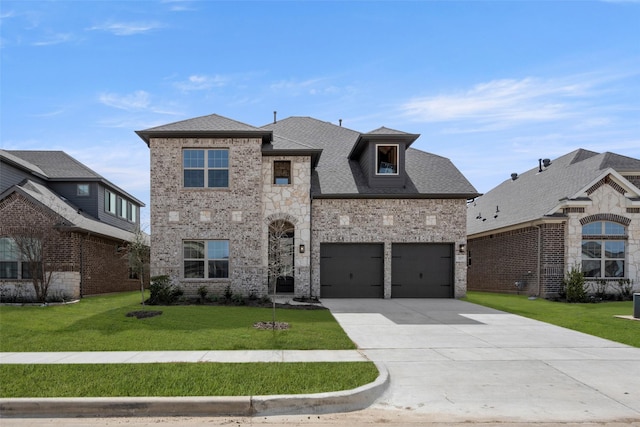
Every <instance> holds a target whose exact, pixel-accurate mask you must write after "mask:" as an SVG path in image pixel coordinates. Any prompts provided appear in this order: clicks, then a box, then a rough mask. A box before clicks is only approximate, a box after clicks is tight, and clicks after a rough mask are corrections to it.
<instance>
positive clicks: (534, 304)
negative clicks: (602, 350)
mask: <svg viewBox="0 0 640 427" xmlns="http://www.w3.org/2000/svg"><path fill="white" fill-rule="evenodd" d="M465 299H466V300H467V301H469V302H472V303H475V304H480V305H484V306H486V307H491V308H495V309H497V310H502V311H506V312H508V313H513V314H518V315H520V316H524V317H529V318H531V319H536V320H540V321H543V322H546V323H551V324H553V325H557V326H562V327H564V328H568V329H573V330H576V331H580V332H584V333H586V334H590V335H594V336H597V337H600V338H606V339H608V340H612V341H617V342H620V343H623V344H627V345H631V346H634V347H640V321H635V320H626V319H619V318H617V317H614V316H616V315H627V316H628V315H632V314H633V302H632V301H615V302H613V301H611V302H599V303H565V302H553V301H549V300H546V299H543V298H537V299H535V300H530V299H528V298H527V296H525V295H513V294H497V293H489V292H467V297H466V298H465Z"/></svg>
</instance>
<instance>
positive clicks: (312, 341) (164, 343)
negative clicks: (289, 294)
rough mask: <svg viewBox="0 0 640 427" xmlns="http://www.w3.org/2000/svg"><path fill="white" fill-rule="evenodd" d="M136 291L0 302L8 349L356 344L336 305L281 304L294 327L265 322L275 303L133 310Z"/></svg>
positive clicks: (282, 318) (281, 314) (280, 317)
mask: <svg viewBox="0 0 640 427" xmlns="http://www.w3.org/2000/svg"><path fill="white" fill-rule="evenodd" d="M141 309H142V307H141V306H140V294H139V293H136V292H132V293H124V294H116V295H108V296H98V297H91V298H84V299H82V300H80V302H79V303H76V304H67V305H58V306H47V307H40V306H28V307H27V306H25V307H13V306H2V307H0V335H1V336H2V340H0V351H3V352H24V351H116V350H119V351H127V350H139V351H144V350H265V349H285V350H289V349H294V350H316V349H330V350H333V349H354V348H355V345H354V344H353V342H352V341H351V340H350V339H349V338H348V337H347V335H346V334H345V333H344V331H343V330H342V328H341V327H340V325H338V323H337V322H336V321H335V319H334V318H333V316H332V315H331V313H330V312H329V310H297V309H276V321H278V322H288V323H289V324H290V328H289V329H288V330H281V331H275V332H274V331H271V330H259V329H255V328H254V327H253V324H254V323H256V322H270V321H271V320H272V310H271V309H270V308H256V307H245V306H210V305H202V306H200V305H174V306H146V307H145V309H148V310H161V311H162V312H163V313H162V314H161V315H159V316H155V317H148V318H143V319H137V318H136V317H127V316H126V314H127V313H129V312H132V311H138V310H141Z"/></svg>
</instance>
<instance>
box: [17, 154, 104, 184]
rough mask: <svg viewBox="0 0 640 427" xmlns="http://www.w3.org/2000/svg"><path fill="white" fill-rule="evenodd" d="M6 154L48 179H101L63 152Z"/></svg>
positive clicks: (98, 175)
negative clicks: (23, 162)
mask: <svg viewBox="0 0 640 427" xmlns="http://www.w3.org/2000/svg"><path fill="white" fill-rule="evenodd" d="M7 153H9V154H12V155H14V156H16V157H18V158H20V159H22V160H24V161H26V162H28V163H31V164H32V165H35V166H36V167H37V168H38V169H39V170H41V171H42V172H43V173H44V174H45V175H46V176H47V177H48V178H50V179H59V178H69V179H75V178H79V179H99V178H102V176H101V175H100V174H98V173H96V172H94V171H93V170H91V169H89V168H88V167H87V166H85V165H83V164H82V163H80V162H79V161H77V160H76V159H74V158H73V157H71V156H70V155H68V154H67V153H65V152H64V151H37V150H35V151H31V150H7ZM27 166H28V165H27Z"/></svg>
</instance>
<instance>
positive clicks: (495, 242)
mask: <svg viewBox="0 0 640 427" xmlns="http://www.w3.org/2000/svg"><path fill="white" fill-rule="evenodd" d="M467 232H468V237H467V239H468V246H467V249H468V250H467V255H468V264H469V266H468V283H469V289H470V290H484V291H498V292H519V291H522V292H523V293H525V292H526V293H528V294H530V295H536V296H543V297H553V296H555V295H557V294H558V292H559V291H560V290H561V286H562V279H563V277H564V276H565V274H566V273H567V272H568V271H570V270H571V269H573V268H578V269H582V271H583V272H584V273H585V276H586V277H587V283H594V282H597V281H598V280H599V281H601V283H604V282H602V281H606V282H607V283H608V284H609V285H611V284H615V283H616V282H618V281H619V280H620V279H630V280H633V281H635V283H636V284H637V283H638V282H639V281H640V277H639V275H640V160H638V159H633V158H629V157H625V156H620V155H618V154H614V153H595V152H593V151H587V150H583V149H579V150H576V151H573V152H571V153H569V154H566V155H564V156H562V157H560V158H558V159H555V160H553V161H550V160H548V159H545V160H539V162H538V165H537V166H536V167H535V168H533V169H531V170H529V171H527V172H525V173H523V174H522V175H517V174H515V173H514V174H512V177H511V179H508V180H506V181H505V182H503V183H502V184H500V185H499V186H497V187H496V188H494V189H493V190H491V191H489V192H488V193H486V194H485V195H483V196H482V197H479V198H478V199H476V200H475V201H474V202H472V203H470V204H469V207H468V214H467ZM609 288H611V286H609ZM611 290H612V289H609V291H611Z"/></svg>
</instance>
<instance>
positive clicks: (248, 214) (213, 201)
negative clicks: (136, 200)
mask: <svg viewBox="0 0 640 427" xmlns="http://www.w3.org/2000/svg"><path fill="white" fill-rule="evenodd" d="M261 146H262V141H261V139H260V138H233V139H232V138H152V139H151V140H150V144H149V147H150V150H151V183H152V185H151V275H152V276H155V275H161V274H166V275H168V276H170V277H171V279H172V281H173V282H174V283H176V284H179V285H180V286H181V287H182V288H183V290H184V291H185V294H187V295H196V294H197V289H198V288H199V287H200V286H203V285H204V286H206V287H208V288H209V291H210V294H222V293H223V292H224V290H225V288H226V287H227V286H230V287H231V290H232V292H233V293H241V294H243V295H250V294H254V295H256V296H262V295H264V294H266V292H267V287H266V283H265V282H264V280H263V279H264V271H263V268H262V260H263V253H264V248H263V242H262V239H261V238H260V235H261V233H262V230H263V228H262V227H263V220H262V209H263V208H262V190H263V188H262V167H261V165H262V152H261ZM189 148H194V149H210V148H227V149H229V187H228V188H224V189H217V188H216V189H210V188H196V189H194V188H184V187H183V185H182V180H183V171H182V150H183V149H189ZM213 239H224V240H229V278H228V279H184V278H183V272H182V270H183V267H182V265H183V262H182V259H183V255H182V250H183V249H182V242H183V240H213Z"/></svg>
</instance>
